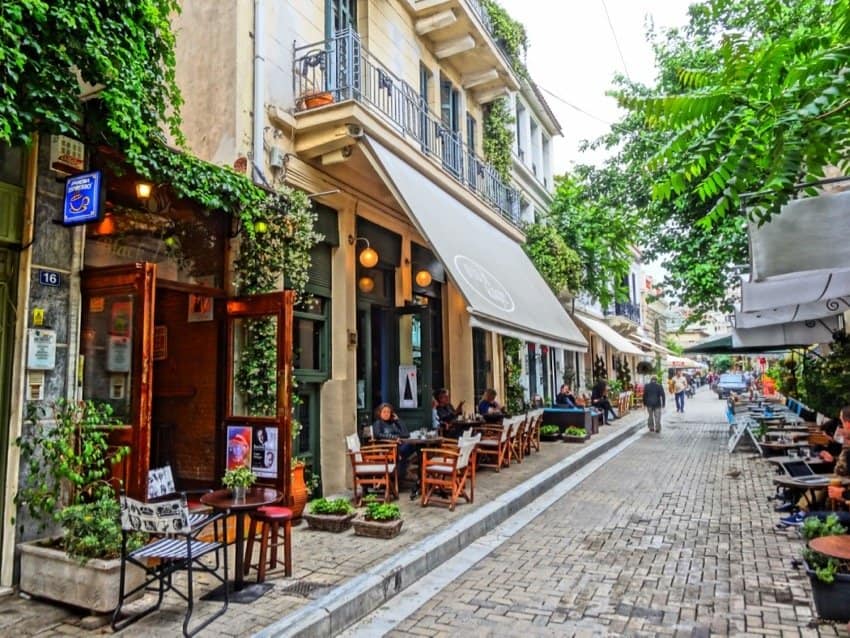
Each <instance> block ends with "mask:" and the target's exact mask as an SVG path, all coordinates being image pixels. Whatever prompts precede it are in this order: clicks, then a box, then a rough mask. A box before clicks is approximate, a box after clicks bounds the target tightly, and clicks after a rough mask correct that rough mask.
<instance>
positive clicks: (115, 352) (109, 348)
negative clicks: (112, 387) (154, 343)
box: [106, 335, 133, 373]
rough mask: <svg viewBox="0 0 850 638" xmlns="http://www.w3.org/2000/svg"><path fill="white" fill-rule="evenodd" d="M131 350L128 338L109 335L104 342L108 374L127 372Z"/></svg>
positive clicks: (131, 346)
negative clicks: (107, 339)
mask: <svg viewBox="0 0 850 638" xmlns="http://www.w3.org/2000/svg"><path fill="white" fill-rule="evenodd" d="M132 348H133V342H132V341H130V337H120V336H113V335H110V337H109V341H107V342H106V369H107V370H108V371H109V372H124V373H126V372H129V371H130V360H131V358H132Z"/></svg>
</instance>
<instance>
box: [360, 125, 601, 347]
mask: <svg viewBox="0 0 850 638" xmlns="http://www.w3.org/2000/svg"><path fill="white" fill-rule="evenodd" d="M367 140H368V148H367V152H366V155H367V156H368V157H369V160H370V161H371V162H372V164H373V165H374V167H375V170H376V171H377V172H378V173H379V174H380V175H382V177H383V179H384V181H385V183H386V185H387V187H388V188H389V189H390V190H391V191H393V192H394V194H395V196H396V197H397V199H398V202H399V204H401V205H402V206H403V207H404V208H405V209H406V211H407V213H408V215H409V216H410V219H411V220H412V221H413V222H414V223H415V224H416V226H417V228H418V229H419V231H420V232H421V233H422V235H423V237H425V239H427V240H428V243H429V244H430V245H431V247H432V248H433V250H434V252H435V253H436V254H437V256H438V257H439V259H440V261H441V262H442V263H443V266H445V268H446V270H447V271H448V272H449V274H450V276H451V278H452V281H453V282H454V284H455V285H456V286H457V287H458V288H459V289H460V291H461V293H462V294H463V296H464V299H466V303H467V304H468V308H467V310H468V311H469V313H470V315H472V317H473V318H474V319H475V321H477V322H478V325H479V326H482V327H483V326H487V329H488V330H492V331H493V332H497V333H500V334H505V335H509V336H515V337H519V338H522V339H524V340H526V341H531V342H533V343H542V344H547V345H551V346H554V347H557V348H564V349H567V350H575V351H577V352H584V351H585V350H586V349H587V342H586V341H585V339H584V337H583V336H582V334H581V331H580V330H579V329H578V327H576V325H575V324H574V323H573V321H572V319H570V316H569V315H568V314H567V312H566V310H564V307H563V306H562V305H561V304H560V302H559V301H558V299H557V298H556V297H555V295H554V294H553V293H552V291H551V290H550V289H549V286H548V285H547V284H546V282H545V281H543V278H542V277H541V276H540V273H538V272H537V269H536V268H535V267H534V265H533V264H532V263H531V261H530V260H529V259H528V256H527V255H526V254H525V252H524V251H523V249H522V246H520V244H518V243H517V242H515V241H514V240H513V239H511V238H510V237H508V236H507V235H505V234H504V233H502V232H501V231H499V230H498V229H497V228H496V227H494V226H492V225H491V224H489V223H487V222H486V221H485V220H484V219H483V218H481V217H479V216H478V215H477V214H475V213H474V212H473V211H471V210H469V209H468V208H467V207H466V206H464V205H463V204H462V203H461V202H460V201H458V200H457V199H455V198H454V197H452V196H451V195H449V194H448V193H447V192H446V191H444V190H443V189H441V188H440V187H439V186H437V185H436V184H434V183H432V182H431V181H430V180H428V178H426V177H424V176H423V175H422V174H421V173H419V172H417V171H416V170H415V169H414V168H413V167H412V166H410V164H408V163H407V162H405V161H403V160H402V159H400V158H399V157H397V156H396V155H395V154H394V153H392V152H391V151H389V150H387V149H386V148H384V147H383V146H382V145H381V144H379V143H378V142H376V141H375V140H373V139H371V138H367Z"/></svg>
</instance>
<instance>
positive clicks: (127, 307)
mask: <svg viewBox="0 0 850 638" xmlns="http://www.w3.org/2000/svg"><path fill="white" fill-rule="evenodd" d="M132 318H133V302H132V301H129V300H128V301H115V302H113V303H112V308H111V313H110V322H109V323H110V326H109V334H113V335H120V336H124V337H129V336H130V321H131V320H132Z"/></svg>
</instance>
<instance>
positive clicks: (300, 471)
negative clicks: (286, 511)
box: [290, 463, 309, 519]
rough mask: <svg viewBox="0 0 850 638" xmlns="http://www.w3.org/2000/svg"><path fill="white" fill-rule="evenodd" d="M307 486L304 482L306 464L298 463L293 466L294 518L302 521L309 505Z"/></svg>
mask: <svg viewBox="0 0 850 638" xmlns="http://www.w3.org/2000/svg"><path fill="white" fill-rule="evenodd" d="M308 496H309V494H308V492H307V484H306V483H305V482H304V464H303V463H296V464H295V465H293V466H292V503H291V504H290V509H291V510H292V518H293V519H300V518H301V515H302V514H303V513H304V506H305V505H306V504H307V497H308Z"/></svg>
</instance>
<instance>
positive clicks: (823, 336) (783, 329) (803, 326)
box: [732, 317, 840, 348]
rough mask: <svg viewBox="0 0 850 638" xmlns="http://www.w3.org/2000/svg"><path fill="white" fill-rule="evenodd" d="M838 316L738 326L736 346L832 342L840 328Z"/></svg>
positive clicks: (777, 345) (734, 333) (752, 346)
mask: <svg viewBox="0 0 850 638" xmlns="http://www.w3.org/2000/svg"><path fill="white" fill-rule="evenodd" d="M839 326H840V324H839V320H838V317H826V318H824V319H819V320H818V321H794V322H789V323H780V324H775V325H772V326H762V327H760V328H736V329H735V330H733V331H732V345H733V346H734V347H735V348H756V347H759V348H777V347H781V346H787V347H789V348H792V347H804V346H810V345H812V344H813V343H832V333H833V332H835V331H836V330H838V329H839Z"/></svg>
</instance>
